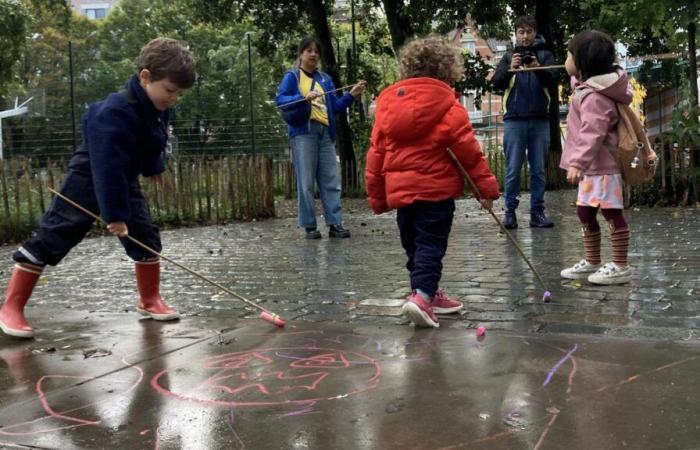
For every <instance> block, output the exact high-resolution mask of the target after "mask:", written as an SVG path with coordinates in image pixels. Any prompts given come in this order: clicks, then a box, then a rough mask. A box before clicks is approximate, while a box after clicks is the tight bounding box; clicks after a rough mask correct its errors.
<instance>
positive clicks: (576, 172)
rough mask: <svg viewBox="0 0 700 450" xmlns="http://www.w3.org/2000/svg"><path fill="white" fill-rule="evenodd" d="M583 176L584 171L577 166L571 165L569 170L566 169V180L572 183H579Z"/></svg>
mask: <svg viewBox="0 0 700 450" xmlns="http://www.w3.org/2000/svg"><path fill="white" fill-rule="evenodd" d="M582 176H583V171H582V170H581V169H579V168H577V167H569V170H567V171H566V181H568V182H569V183H571V184H576V183H578V182H579V180H580V179H581V177H582Z"/></svg>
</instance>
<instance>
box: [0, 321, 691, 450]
mask: <svg viewBox="0 0 700 450" xmlns="http://www.w3.org/2000/svg"><path fill="white" fill-rule="evenodd" d="M52 324H53V327H52V330H45V331H44V333H43V334H42V336H41V338H40V339H38V340H37V341H36V342H33V343H31V344H29V346H28V345H27V344H26V343H12V344H10V343H6V342H4V343H3V344H4V345H3V347H2V349H0V360H2V361H3V362H4V363H5V364H7V367H8V368H7V369H6V371H5V372H4V375H3V376H2V377H0V398H1V399H2V403H1V404H2V407H0V425H2V428H0V445H3V446H7V447H9V446H11V445H18V446H22V445H26V446H27V447H30V448H57V449H74V448H80V449H82V448H129V449H140V448H144V449H153V448H156V449H157V448H161V449H166V448H167V449H171V448H172V449H179V448H183V449H243V448H249V449H279V448H290V449H331V448H332V449H375V448H376V449H394V448H411V449H457V448H470V449H471V448H508V449H519V448H522V449H531V448H536V449H545V448H564V447H566V448H569V449H591V448H596V449H618V448H637V449H638V448H673V449H675V448H678V449H683V448H697V445H698V442H699V441H700V425H699V424H698V421H697V417H698V415H700V404H699V403H698V402H697V397H698V394H699V392H698V384H697V381H696V380H697V378H696V377H697V373H698V371H700V352H699V351H698V350H699V349H698V347H697V345H694V344H688V343H673V342H651V341H640V342H635V341H632V340H628V339H613V338H601V337H596V336H583V335H551V334H550V335H537V334H533V333H525V334H517V333H512V332H488V333H487V334H486V336H485V338H484V339H477V338H476V337H475V334H474V333H473V332H467V331H465V330H463V329H461V328H459V327H453V326H450V325H452V323H449V324H448V325H447V326H446V327H445V328H441V329H439V330H425V329H419V330H414V329H413V328H411V327H396V326H388V327H387V326H371V325H348V324H310V323H303V322H296V323H294V324H290V325H289V326H288V327H287V328H285V329H284V330H280V329H276V328H274V327H271V326H270V325H269V324H267V323H266V322H262V321H242V322H239V321H231V320H226V319H219V318H217V319H214V318H203V317H195V318H187V319H184V320H182V321H181V322H180V323H175V324H163V323H156V322H153V321H150V320H141V321H137V320H136V319H135V318H134V317H133V315H131V314H110V315H105V316H102V315H93V316H90V317H89V318H88V319H86V320H81V321H76V320H75V316H74V315H66V314H61V315H60V316H57V317H54V318H53V320H52Z"/></svg>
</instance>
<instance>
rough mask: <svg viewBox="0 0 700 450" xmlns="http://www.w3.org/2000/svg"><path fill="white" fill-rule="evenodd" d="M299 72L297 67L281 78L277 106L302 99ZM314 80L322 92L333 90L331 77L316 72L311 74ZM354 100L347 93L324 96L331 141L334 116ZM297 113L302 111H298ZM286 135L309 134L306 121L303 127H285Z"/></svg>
mask: <svg viewBox="0 0 700 450" xmlns="http://www.w3.org/2000/svg"><path fill="white" fill-rule="evenodd" d="M299 71H300V69H299V68H298V67H295V68H294V69H292V70H289V71H287V72H286V73H285V74H284V77H283V78H282V82H280V85H279V86H278V87H277V97H276V99H275V101H276V102H277V106H281V105H285V104H287V103H290V102H293V101H296V100H301V99H302V98H303V97H302V95H301V93H300V92H299ZM313 76H314V80H316V82H317V83H318V84H320V85H321V87H322V88H323V91H324V92H329V91H332V90H335V84H333V80H332V79H331V77H330V76H329V75H328V74H326V73H323V72H319V71H318V70H316V71H314V73H313ZM353 100H354V98H353V96H352V95H350V94H349V93H347V92H346V93H345V94H343V96H342V97H339V96H338V95H337V92H332V93H330V94H326V107H327V108H328V134H330V136H331V139H332V140H334V141H335V115H336V114H343V113H344V112H345V110H346V109H347V108H349V107H350V105H351V104H352V102H353ZM298 111H303V110H302V109H299V110H298ZM287 133H288V134H289V137H290V138H293V137H294V136H299V135H300V134H309V121H307V122H306V123H305V124H304V125H303V126H300V127H292V126H289V125H287Z"/></svg>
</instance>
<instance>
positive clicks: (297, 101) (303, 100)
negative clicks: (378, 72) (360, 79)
mask: <svg viewBox="0 0 700 450" xmlns="http://www.w3.org/2000/svg"><path fill="white" fill-rule="evenodd" d="M355 84H357V83H355ZM353 86H355V85H354V84H348V85H347V86H343V87H339V88H338V89H333V90H332V91H327V92H324V93H323V94H324V95H325V94H332V93H333V92H338V91H342V90H344V89H347V88H349V87H353ZM305 101H306V98H300V99H299V100H294V101H293V102H289V103H285V104H283V105H277V107H278V108H284V107H285V106H289V105H293V104H295V103H300V102H305Z"/></svg>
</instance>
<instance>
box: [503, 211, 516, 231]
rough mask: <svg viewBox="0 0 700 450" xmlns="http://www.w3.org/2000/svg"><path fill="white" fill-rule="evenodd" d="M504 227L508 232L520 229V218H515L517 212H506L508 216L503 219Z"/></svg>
mask: <svg viewBox="0 0 700 450" xmlns="http://www.w3.org/2000/svg"><path fill="white" fill-rule="evenodd" d="M503 226H504V227H505V228H506V229H508V230H514V229H516V228H518V218H517V217H515V210H514V209H508V210H506V215H505V216H504V217H503Z"/></svg>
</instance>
